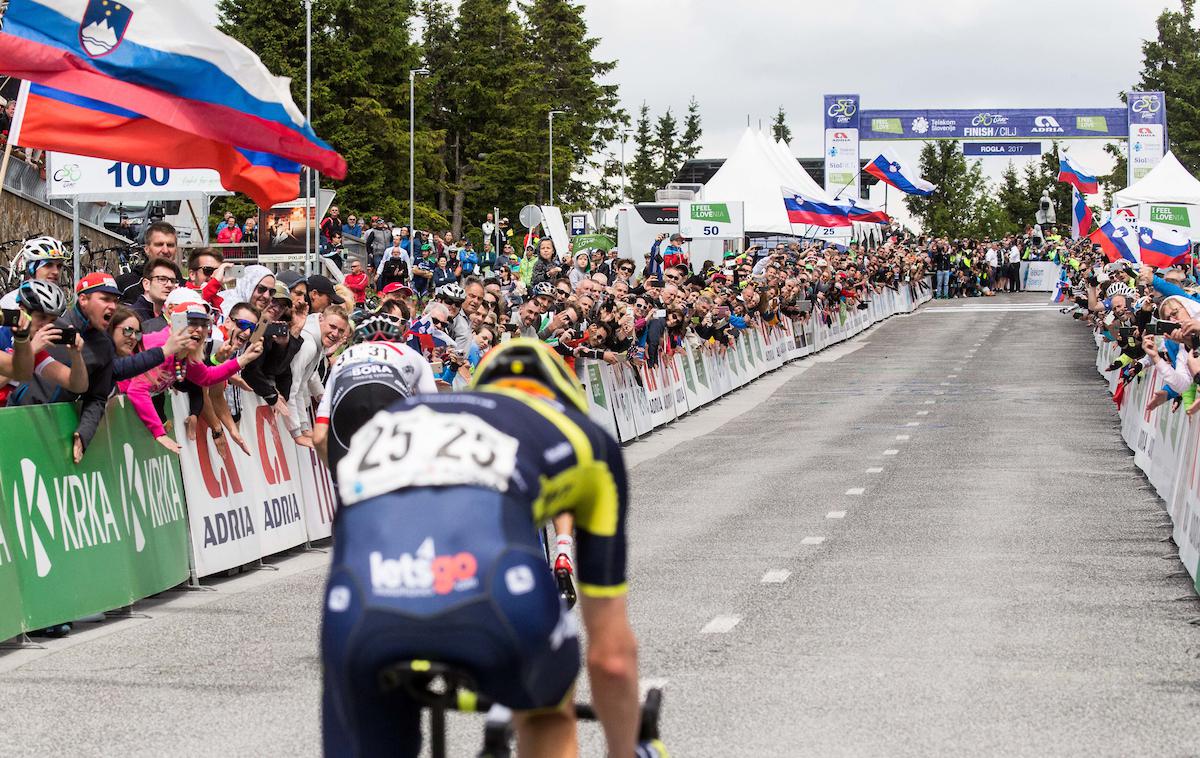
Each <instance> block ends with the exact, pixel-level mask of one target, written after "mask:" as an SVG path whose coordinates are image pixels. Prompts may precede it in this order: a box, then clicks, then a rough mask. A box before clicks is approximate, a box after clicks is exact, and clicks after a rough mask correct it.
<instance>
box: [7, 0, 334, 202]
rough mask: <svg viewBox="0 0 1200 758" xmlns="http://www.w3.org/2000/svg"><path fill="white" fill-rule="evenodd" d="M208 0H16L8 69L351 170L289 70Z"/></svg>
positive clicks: (219, 137)
mask: <svg viewBox="0 0 1200 758" xmlns="http://www.w3.org/2000/svg"><path fill="white" fill-rule="evenodd" d="M198 5H199V4H198V3H186V2H162V0H157V1H153V2H152V0H10V2H9V3H8V11H7V13H5V15H4V27H3V31H0V73H2V74H5V75H8V76H14V77H17V78H19V79H25V80H29V81H32V82H36V83H38V84H44V85H46V86H48V87H52V88H54V89H57V90H61V91H63V92H69V93H71V94H74V95H79V96H81V97H85V98H90V99H92V100H94V101H98V102H101V103H108V104H110V105H115V106H118V107H120V108H122V109H125V110H126V111H128V112H130V113H135V114H138V116H140V117H142V118H144V119H146V120H148V121H153V122H156V123H158V124H161V125H162V126H165V127H168V128H170V129H172V130H175V131H178V132H182V133H185V134H191V135H194V136H196V137H198V138H201V139H204V140H210V141H212V142H219V143H224V144H227V145H233V146H235V147H238V148H240V149H242V150H245V151H249V152H251V153H266V154H270V155H273V156H277V157H278V158H281V159H284V160H287V161H293V162H296V163H301V164H304V165H306V166H311V167H312V168H314V169H317V170H319V171H320V172H321V173H323V174H327V175H329V176H331V177H333V178H335V179H341V178H343V177H344V176H345V175H346V161H345V159H344V158H342V156H340V155H338V154H337V152H336V151H334V150H333V148H331V147H330V146H329V145H327V144H326V143H324V142H322V141H321V140H320V139H318V138H317V135H316V133H315V132H314V131H313V129H312V126H311V125H309V124H308V122H307V121H306V120H305V118H304V114H303V113H301V112H300V109H299V108H297V107H296V104H295V102H293V100H292V95H291V91H290V83H289V80H288V79H287V78H285V77H279V76H274V75H272V74H271V72H270V71H268V70H267V68H266V67H265V66H264V65H263V64H262V61H260V60H259V59H258V56H256V55H255V54H254V53H253V52H251V51H250V50H249V49H248V48H246V47H245V46H244V45H242V44H241V43H239V42H237V41H236V40H234V39H232V38H231V37H228V36H226V35H224V34H222V33H221V32H219V31H217V30H216V29H214V28H213V27H212V26H211V25H210V24H209V23H208V22H207V21H205V19H204V18H203V17H202V16H200V15H199V13H198V11H197V7H198ZM101 136H102V134H100V133H97V135H96V137H97V139H99V138H100V137H101ZM76 152H82V153H83V154H85V155H95V152H93V151H76ZM163 157H164V158H169V159H173V158H176V157H177V156H163ZM130 160H131V161H132V160H137V161H138V162H142V161H141V160H140V159H133V158H131V159H130ZM154 165H164V162H163V161H162V160H160V161H158V162H156V163H155V164H154ZM165 167H166V168H171V167H172V166H171V165H169V164H168V165H165ZM209 167H210V168H216V169H218V170H219V168H220V167H219V166H216V165H213V166H209Z"/></svg>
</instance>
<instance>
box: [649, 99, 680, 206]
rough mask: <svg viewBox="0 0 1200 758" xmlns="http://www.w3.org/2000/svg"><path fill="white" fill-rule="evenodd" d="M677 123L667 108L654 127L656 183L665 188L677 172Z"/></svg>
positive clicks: (678, 162)
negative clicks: (656, 162) (656, 164)
mask: <svg viewBox="0 0 1200 758" xmlns="http://www.w3.org/2000/svg"><path fill="white" fill-rule="evenodd" d="M679 147H680V145H679V122H678V121H676V120H675V115H674V114H673V113H671V109H670V108H667V109H666V110H665V111H663V114H662V115H661V116H659V117H658V121H657V122H656V123H655V125H654V153H655V156H656V158H657V160H658V166H657V169H658V170H657V183H658V186H659V187H665V186H666V185H667V184H668V183H669V182H671V181H672V180H674V179H675V174H676V173H677V172H678V171H679V164H680V163H681V156H680V153H679Z"/></svg>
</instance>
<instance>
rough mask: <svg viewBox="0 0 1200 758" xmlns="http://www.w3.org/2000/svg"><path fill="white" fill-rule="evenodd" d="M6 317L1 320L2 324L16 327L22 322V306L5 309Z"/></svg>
mask: <svg viewBox="0 0 1200 758" xmlns="http://www.w3.org/2000/svg"><path fill="white" fill-rule="evenodd" d="M3 313H4V317H3V319H2V320H0V326H8V327H16V326H17V325H19V324H20V323H21V309H20V308H12V309H9V308H5V309H3Z"/></svg>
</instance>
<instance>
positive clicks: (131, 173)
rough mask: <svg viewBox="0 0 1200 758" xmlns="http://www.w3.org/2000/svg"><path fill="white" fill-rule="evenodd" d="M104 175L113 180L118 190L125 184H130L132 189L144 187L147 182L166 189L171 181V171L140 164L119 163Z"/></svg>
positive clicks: (113, 165) (110, 167) (109, 168)
mask: <svg viewBox="0 0 1200 758" xmlns="http://www.w3.org/2000/svg"><path fill="white" fill-rule="evenodd" d="M104 173H106V174H108V175H110V176H111V177H112V178H113V186H115V187H116V188H117V189H121V187H122V186H124V184H128V185H129V186H130V187H143V186H145V185H146V182H147V181H149V182H150V184H151V185H152V186H154V187H165V186H167V182H169V181H171V169H169V168H159V167H158V166H143V165H141V164H140V163H121V162H120V161H117V162H116V163H114V164H112V165H111V166H109V167H108V170H107V171H105V172H104Z"/></svg>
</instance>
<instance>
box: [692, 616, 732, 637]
mask: <svg viewBox="0 0 1200 758" xmlns="http://www.w3.org/2000/svg"><path fill="white" fill-rule="evenodd" d="M741 620H742V617H741V616H717V617H716V618H715V619H713V620H712V621H710V622H708V623H707V624H705V625H704V628H703V629H701V630H700V633H701V634H725V633H726V632H728V631H729V630H731V629H733V628H734V627H735V626H737V625H738V624H739V623H740V622H741Z"/></svg>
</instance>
